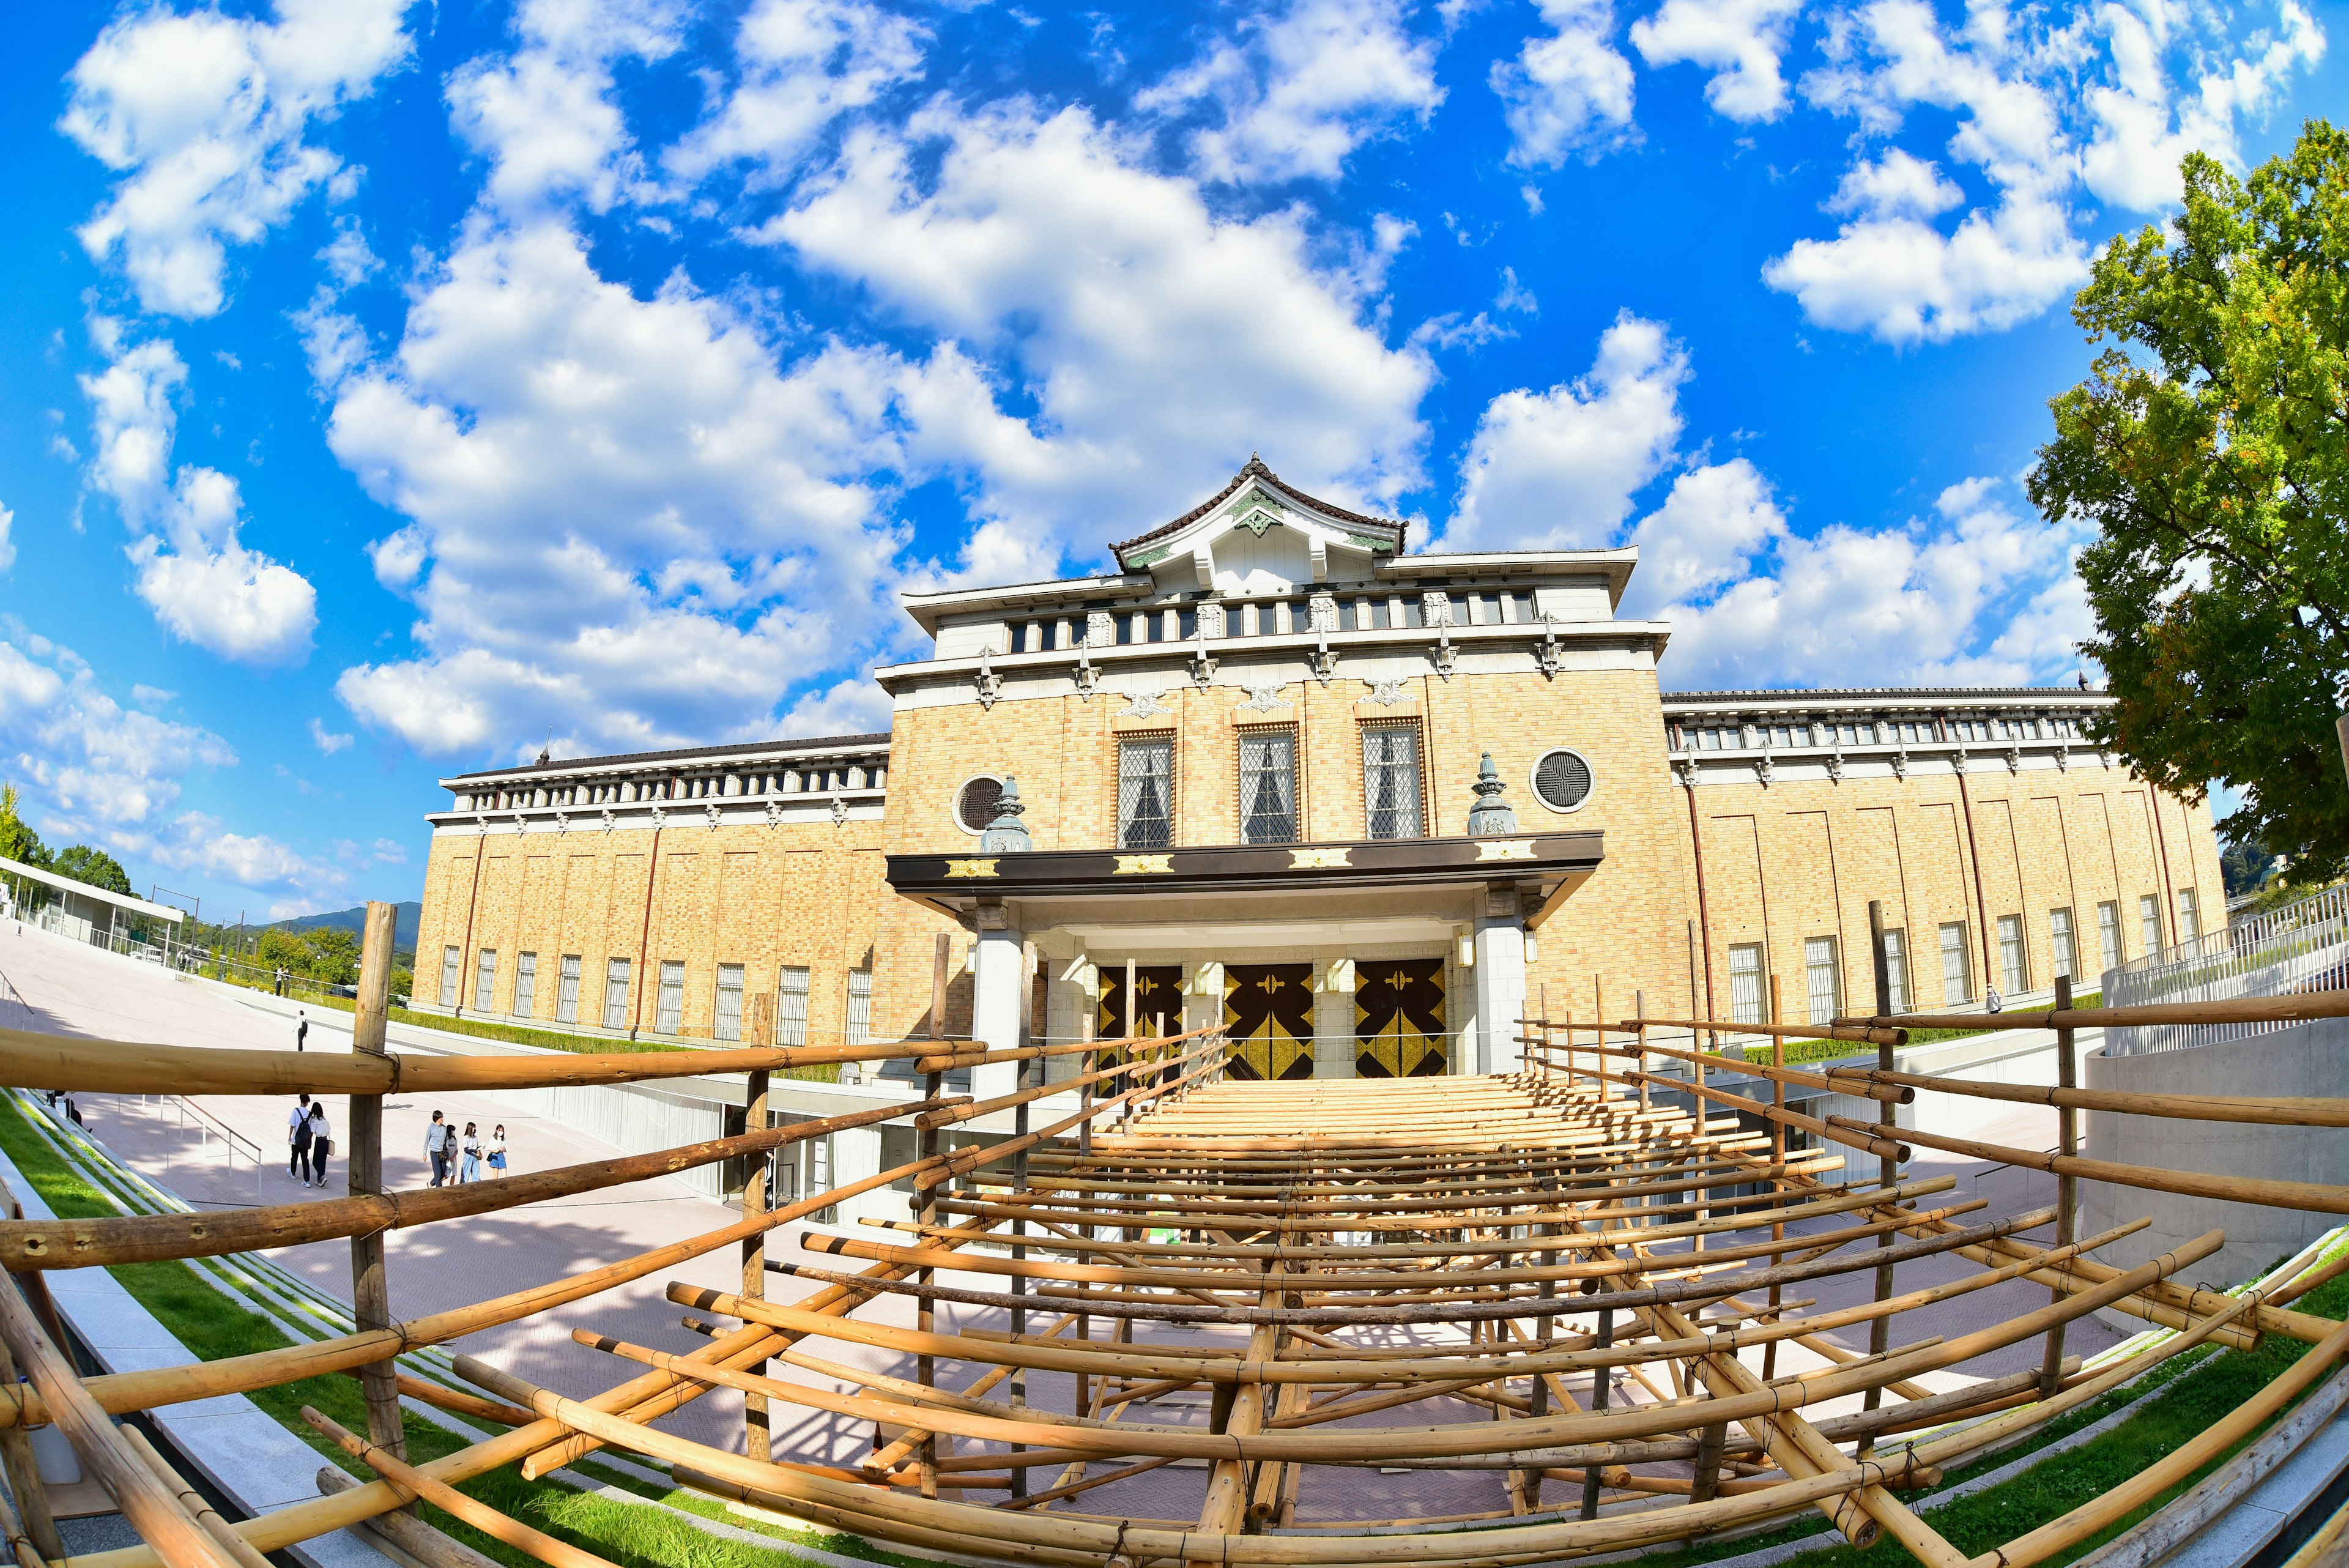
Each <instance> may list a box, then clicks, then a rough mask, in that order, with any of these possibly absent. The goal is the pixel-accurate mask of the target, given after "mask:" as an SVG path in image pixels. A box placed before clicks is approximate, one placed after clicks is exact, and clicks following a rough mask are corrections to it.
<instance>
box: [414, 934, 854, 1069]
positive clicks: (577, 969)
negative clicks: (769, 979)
mask: <svg viewBox="0 0 2349 1568" xmlns="http://www.w3.org/2000/svg"><path fill="white" fill-rule="evenodd" d="M463 962H464V950H462V949H461V948H459V947H457V946H455V945H453V944H452V945H450V946H448V947H444V948H443V949H441V950H440V1005H441V1006H443V1007H448V1008H455V1007H458V1006H460V1005H461V1004H463V1002H464V998H463V996H462V995H461V994H460V983H461V981H462V979H463V976H462V974H461V969H462V966H463ZM500 963H501V961H500V958H499V954H498V950H497V949H495V948H483V949H481V950H480V952H478V953H477V954H475V955H474V966H473V997H472V1002H471V1007H472V1011H473V1012H475V1013H477V1014H481V1013H496V1012H501V1011H502V1012H505V1013H507V1014H508V1015H510V1016H512V1017H515V1018H520V1019H525V1020H529V1019H536V1018H539V1017H541V1016H542V1014H541V1013H540V1012H539V1006H538V1004H539V995H538V954H536V953H534V952H521V953H516V954H514V955H513V986H512V991H511V992H505V993H503V994H504V999H505V1001H506V1002H507V1003H508V1005H507V1006H506V1007H505V1008H503V1009H501V1008H500V1007H499V1005H498V1003H499V1001H500V999H501V987H500V974H499V969H500ZM633 967H634V966H633V962H632V961H630V960H628V959H625V958H607V959H605V961H604V969H603V975H602V980H603V991H602V994H601V995H600V996H597V995H595V994H594V993H593V992H590V993H589V995H588V998H587V1000H588V1004H589V1007H590V1010H591V1016H590V1018H589V1019H587V1020H585V1022H592V1023H597V1024H600V1025H601V1026H602V1027H603V1028H605V1029H611V1030H623V1029H627V1028H630V1027H632V1026H633V1022H634V1021H633V1018H632V1015H631V1012H630V1003H631V992H630V981H631V979H632V975H633ZM586 973H587V971H586V970H585V959H584V958H583V957H582V955H580V954H578V953H565V954H564V955H563V956H562V959H561V960H560V961H559V965H558V967H557V969H556V971H555V974H556V981H555V995H554V1022H555V1023H581V1022H583V1020H582V1019H581V1017H580V1001H581V984H582V981H584V980H585V977H586ZM746 973H747V971H746V969H745V966H743V965H741V964H739V963H721V964H719V966H718V977H717V978H718V983H717V989H716V992H715V997H714V1003H713V1013H712V1018H711V1023H710V1036H711V1038H713V1039H717V1040H740V1039H741V1038H742V1037H743V1028H744V1023H745V1021H746V1018H747V1017H748V1014H747V1013H746V1012H745V1009H744V1005H743V1003H744V976H745V974H746ZM810 978H811V971H809V970H808V968H807V967H806V966H805V965H802V964H784V965H782V966H781V968H780V969H779V970H778V971H776V978H775V990H774V993H773V997H774V1036H773V1044H777V1045H804V1044H807V1043H808V1039H807V1024H808V993H809V982H810ZM684 1019H685V961H684V960H682V959H663V960H661V961H659V964H658V966H657V970H656V971H655V990H654V993H653V1020H652V1027H653V1032H654V1033H657V1034H675V1033H678V1031H679V1030H680V1029H681V1028H682V1027H683V1024H684ZM872 1033H873V971H871V970H869V969H857V970H851V971H849V972H848V993H847V1043H848V1044H851V1045H862V1044H865V1043H866V1042H867V1041H869V1040H870V1039H871V1038H872Z"/></svg>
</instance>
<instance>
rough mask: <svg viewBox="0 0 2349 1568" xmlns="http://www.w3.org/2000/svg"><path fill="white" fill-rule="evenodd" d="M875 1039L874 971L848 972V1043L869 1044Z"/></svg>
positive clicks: (855, 970)
mask: <svg viewBox="0 0 2349 1568" xmlns="http://www.w3.org/2000/svg"><path fill="white" fill-rule="evenodd" d="M872 1038H873V971H871V970H869V969H853V970H850V971H848V1043H849V1044H851V1045H863V1044H868V1043H869V1042H870V1041H871V1040H872Z"/></svg>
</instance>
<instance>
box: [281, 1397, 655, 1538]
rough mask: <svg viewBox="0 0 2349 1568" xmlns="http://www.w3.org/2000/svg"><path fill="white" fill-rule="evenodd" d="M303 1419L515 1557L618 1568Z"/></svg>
mask: <svg viewBox="0 0 2349 1568" xmlns="http://www.w3.org/2000/svg"><path fill="white" fill-rule="evenodd" d="M302 1418H303V1419H304V1420H305V1421H307V1422H309V1423H310V1425H311V1426H312V1427H313V1428H316V1430H317V1431H318V1432H319V1433H320V1434H321V1435H323V1436H324V1437H326V1438H328V1439H329V1440H331V1441H333V1442H334V1443H335V1444H336V1445H337V1446H338V1447H340V1448H341V1449H342V1450H343V1451H344V1452H345V1453H347V1454H348V1455H350V1456H351V1457H352V1458H353V1459H357V1460H358V1461H359V1462H360V1463H361V1464H363V1465H366V1466H367V1468H368V1469H372V1470H374V1471H375V1472H376V1474H378V1475H379V1476H381V1477H382V1478H383V1479H384V1480H385V1481H386V1482H388V1484H390V1485H391V1486H393V1487H394V1488H396V1489H398V1490H400V1491H403V1492H406V1493H408V1494H409V1495H410V1496H411V1497H419V1498H422V1499H423V1500H424V1501H427V1502H429V1503H430V1504H431V1505H432V1506H433V1507H435V1508H437V1509H440V1511H442V1512H444V1513H449V1514H453V1515H455V1516H456V1517H457V1518H459V1519H461V1520H463V1521H465V1522H466V1523H467V1524H470V1525H471V1526H472V1527H473V1528H474V1529H476V1530H478V1531H481V1532H482V1533H483V1534H485V1535H489V1536H492V1537H494V1538H495V1539H497V1540H499V1541H502V1542H505V1543H506V1544H507V1545H508V1546H511V1547H512V1548H513V1549H514V1550H515V1551H517V1552H527V1553H528V1554H529V1555H531V1556H533V1557H535V1558H537V1559H538V1560H539V1561H540V1562H541V1563H546V1564H548V1565H549V1568H614V1565H613V1564H612V1563H609V1562H607V1561H605V1559H604V1558H601V1557H598V1556H596V1555H595V1553H594V1552H583V1551H581V1550H580V1549H579V1548H578V1547H576V1546H574V1545H572V1544H571V1543H570V1542H567V1541H558V1540H556V1539H555V1538H554V1536H552V1535H549V1534H547V1533H546V1532H543V1531H539V1530H533V1529H532V1528H531V1527H530V1526H529V1525H527V1524H524V1523H523V1522H522V1521H520V1520H517V1519H509V1518H508V1517H507V1516H506V1515H504V1514H502V1513H500V1512H499V1511H497V1510H496V1509H493V1508H492V1507H491V1506H490V1505H489V1504H487V1503H485V1502H476V1501H474V1500H473V1499H471V1498H470V1497H468V1496H466V1495H465V1494H464V1493H463V1492H461V1491H459V1490H457V1489H456V1488H455V1487H452V1486H449V1485H446V1484H444V1483H442V1482H440V1481H438V1480H433V1479H432V1477H430V1476H429V1475H427V1474H425V1473H424V1472H423V1471H422V1470H419V1469H416V1468H415V1467H414V1466H413V1465H410V1464H409V1463H408V1461H407V1460H406V1459H402V1458H400V1457H399V1456H398V1455H397V1454H394V1453H392V1452H391V1451H390V1450H389V1449H386V1448H384V1447H383V1446H382V1445H381V1444H378V1443H370V1442H368V1441H367V1440H366V1439H365V1438H359V1437H357V1436H354V1435H353V1434H352V1433H349V1432H347V1431H345V1430H344V1429H343V1428H341V1427H339V1426H337V1425H336V1423H335V1421H334V1420H333V1419H332V1418H331V1417H326V1416H322V1415H320V1414H319V1413H318V1412H317V1411H316V1410H315V1409H312V1408H311V1407H309V1406H307V1405H305V1406H303V1407H302Z"/></svg>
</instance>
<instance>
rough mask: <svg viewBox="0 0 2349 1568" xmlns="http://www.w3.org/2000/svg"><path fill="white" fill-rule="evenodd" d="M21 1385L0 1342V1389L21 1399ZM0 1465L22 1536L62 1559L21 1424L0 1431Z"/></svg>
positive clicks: (53, 1559)
mask: <svg viewBox="0 0 2349 1568" xmlns="http://www.w3.org/2000/svg"><path fill="white" fill-rule="evenodd" d="M0 1289H5V1286H0ZM0 1389H5V1391H6V1393H7V1394H8V1395H10V1396H13V1397H15V1398H16V1399H17V1400H21V1399H22V1397H23V1393H22V1390H23V1385H21V1384H20V1383H18V1382H17V1380H16V1357H15V1356H14V1355H10V1354H9V1351H8V1346H7V1344H6V1342H5V1340H0ZM0 1466H5V1469H6V1471H7V1476H8V1491H9V1494H10V1495H11V1496H12V1497H14V1498H15V1499H16V1509H17V1511H19V1512H20V1513H21V1514H22V1515H23V1533H24V1534H25V1536H26V1539H27V1540H28V1541H29V1542H30V1543H31V1545H32V1547H33V1550H34V1551H35V1552H37V1553H38V1554H39V1555H40V1556H42V1557H45V1558H47V1559H48V1560H49V1561H51V1562H56V1561H57V1560H58V1559H60V1558H62V1557H64V1556H65V1554H66V1543H65V1540H64V1538H63V1537H61V1536H60V1535H58V1533H57V1516H56V1515H55V1514H53V1513H52V1512H50V1511H49V1489H48V1488H47V1485H45V1484H44V1483H43V1482H42V1480H41V1467H40V1465H39V1463H38V1462H37V1461H36V1459H34V1457H33V1442H32V1439H31V1438H29V1437H27V1436H26V1432H25V1428H24V1424H23V1423H22V1422H21V1421H20V1422H16V1423H15V1424H12V1425H10V1426H8V1427H6V1428H0ZM12 1533H14V1532H12Z"/></svg>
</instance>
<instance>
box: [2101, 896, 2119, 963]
mask: <svg viewBox="0 0 2349 1568" xmlns="http://www.w3.org/2000/svg"><path fill="white" fill-rule="evenodd" d="M2096 945H2097V946H2098V947H2100V948H2102V949H2103V950H2104V959H2105V967H2106V969H2108V970H2112V969H2118V968H2120V967H2121V907H2120V906H2119V905H2118V904H2112V903H2106V904H2099V905H2097V906H2096Z"/></svg>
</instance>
